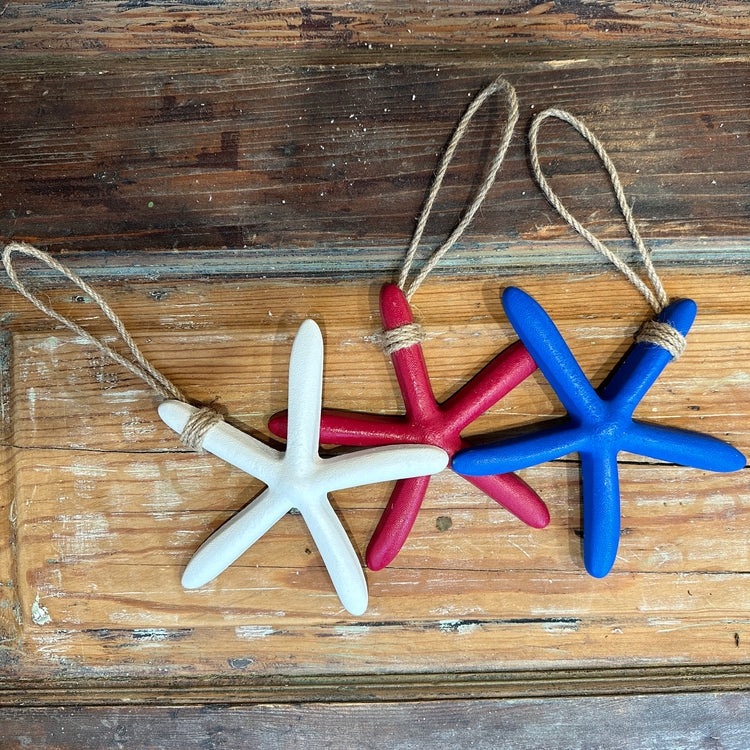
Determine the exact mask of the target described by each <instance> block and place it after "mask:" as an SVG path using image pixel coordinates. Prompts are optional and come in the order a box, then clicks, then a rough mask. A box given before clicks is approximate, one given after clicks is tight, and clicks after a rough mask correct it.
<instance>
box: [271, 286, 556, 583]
mask: <svg viewBox="0 0 750 750" xmlns="http://www.w3.org/2000/svg"><path fill="white" fill-rule="evenodd" d="M380 315H381V318H382V320H383V327H384V329H385V330H386V331H389V330H393V329H396V328H401V327H402V326H407V325H411V324H412V323H413V322H414V319H413V317H412V313H411V309H410V307H409V302H408V301H407V299H406V296H405V295H404V293H403V292H402V291H401V289H400V288H399V287H398V286H396V285H395V284H386V285H385V286H384V287H383V289H382V291H381V293H380ZM391 361H392V362H393V369H394V370H395V371H396V378H397V379H398V384H399V388H400V389H401V394H402V397H403V399H404V406H405V411H406V413H405V415H404V416H392V415H382V414H361V413H357V412H345V411H334V410H324V411H323V414H322V417H321V425H320V439H321V442H323V443H335V444H338V445H354V446H368V445H387V444H392V443H426V444H430V445H436V446H438V447H440V448H443V450H445V451H447V452H448V454H449V455H450V456H451V457H453V454H454V453H456V452H457V451H458V450H460V449H461V448H466V447H469V445H470V444H469V443H467V442H466V441H465V440H463V439H462V438H461V431H462V430H464V429H465V428H466V427H467V426H468V425H469V424H471V422H473V421H474V420H475V419H477V418H478V417H479V416H480V415H482V414H484V412H486V411H487V410H488V409H489V408H490V407H492V406H493V405H494V404H496V403H497V402H498V401H499V400H500V399H501V398H503V396H505V395H506V394H507V393H509V392H510V391H511V390H513V388H515V387H516V386H517V385H518V384H519V383H521V382H522V381H523V380H524V379H525V378H527V377H528V376H529V375H530V374H531V373H532V372H534V370H536V363H535V362H534V360H533V359H532V358H531V355H530V354H529V353H528V352H527V351H526V347H524V345H523V344H522V343H521V342H520V341H518V342H516V343H515V344H513V345H512V346H510V347H508V348H507V349H506V350H505V351H504V352H502V353H501V354H499V355H498V356H497V357H495V359H494V360H492V362H491V363H490V364H489V365H487V367H485V368H484V369H483V370H482V371H481V372H479V373H478V374H477V375H475V376H474V377H473V378H472V379H471V380H470V381H469V382H468V383H467V384H466V385H465V386H463V388H461V389H460V390H459V391H457V392H456V393H454V394H453V395H452V396H451V397H450V398H449V399H448V400H447V401H445V402H444V403H442V404H439V403H438V402H437V401H436V400H435V395H434V394H433V392H432V386H431V385H430V378H429V375H428V373H427V366H426V365H425V361H424V354H423V352H422V347H421V345H420V344H419V343H418V342H416V343H412V344H409V345H407V346H405V347H404V348H401V349H398V350H397V351H394V352H392V354H391ZM286 423H287V419H286V413H285V412H281V413H279V414H276V415H275V416H273V417H272V418H271V420H270V421H269V424H268V426H269V429H270V430H271V432H273V433H274V434H276V435H279V436H281V437H285V436H286V426H287V424H286ZM460 476H463V477H464V479H466V480H467V481H469V482H471V483H472V484H474V485H475V486H477V487H479V489H481V490H482V491H484V492H485V493H486V494H487V495H489V496H490V497H491V498H492V499H493V500H495V501H497V502H498V503H499V504H500V505H502V506H503V507H504V508H506V509H507V510H509V511H510V512H511V513H513V514H514V515H515V516H517V517H518V518H520V519H521V520H522V521H524V523H527V524H528V525H529V526H533V527H534V528H543V527H545V526H546V525H547V524H548V523H549V511H548V510H547V506H546V505H545V504H544V503H543V502H542V500H541V499H540V498H539V497H538V496H537V494H536V493H535V492H534V491H533V490H532V489H531V488H530V487H529V486H528V485H527V484H526V483H525V482H524V481H523V480H522V479H520V478H519V477H518V476H516V475H515V474H496V475H493V476H486V477H469V476H465V475H463V474H461V475H460ZM429 481H430V477H429V476H425V477H415V478H412V479H401V480H399V481H398V482H397V483H396V486H395V488H394V490H393V493H392V494H391V497H390V500H389V502H388V505H387V506H386V509H385V511H384V512H383V515H382V516H381V518H380V522H379V523H378V526H377V528H376V529H375V533H374V534H373V536H372V539H371V540H370V544H369V546H368V548H367V555H366V560H367V566H368V567H369V568H370V569H371V570H380V569H381V568H384V567H385V566H386V565H388V564H389V563H390V562H391V561H392V560H393V559H394V558H395V557H396V555H397V554H398V553H399V550H400V549H401V547H402V546H403V544H404V542H405V541H406V538H407V536H408V535H409V532H410V531H411V528H412V525H413V524H414V520H415V518H416V516H417V512H418V511H419V508H420V507H421V505H422V501H423V500H424V496H425V492H426V490H427V485H428V484H429Z"/></svg>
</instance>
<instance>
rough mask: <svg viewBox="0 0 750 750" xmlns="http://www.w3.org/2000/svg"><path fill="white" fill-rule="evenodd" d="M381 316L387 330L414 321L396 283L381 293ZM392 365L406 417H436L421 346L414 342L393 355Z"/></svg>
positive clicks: (387, 285) (386, 287)
mask: <svg viewBox="0 0 750 750" xmlns="http://www.w3.org/2000/svg"><path fill="white" fill-rule="evenodd" d="M380 317H381V318H382V320H383V328H384V329H385V330H387V331H390V330H393V329H394V328H400V327H401V326H404V325H409V324H410V323H413V322H414V318H413V316H412V313H411V308H410V307H409V302H408V300H407V299H406V296H405V295H404V293H403V292H402V291H401V289H399V288H398V287H397V286H396V285H395V284H386V285H385V286H384V287H383V288H382V289H381V291H380ZM391 363H392V364H393V369H394V371H395V373H396V379H397V380H398V385H399V388H400V389H401V395H402V397H403V399H404V408H405V409H406V416H407V418H408V419H409V420H413V419H419V418H421V417H429V416H431V415H433V414H434V413H435V412H436V411H437V408H438V407H437V403H436V401H435V396H434V394H433V392H432V385H431V384H430V376H429V375H428V373H427V365H426V364H425V361H424V354H423V353H422V346H421V345H420V344H419V343H415V344H411V345H410V346H406V347H404V348H403V349H399V350H398V351H395V352H393V353H392V354H391Z"/></svg>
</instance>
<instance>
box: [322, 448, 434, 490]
mask: <svg viewBox="0 0 750 750" xmlns="http://www.w3.org/2000/svg"><path fill="white" fill-rule="evenodd" d="M447 465H448V454H447V453H446V452H445V451H444V450H443V449H442V448H437V447H435V446H433V445H384V446H380V447H378V448H366V449H365V450H361V451H356V452H355V453H344V454H342V455H340V456H334V457H333V458H326V459H324V460H322V461H321V462H320V463H319V464H318V465H317V466H316V470H315V480H314V481H315V486H316V487H318V488H320V489H322V490H324V491H326V492H333V491H334V490H343V489H346V488H348V487H359V486H360V485H363V484H375V483H376V482H387V481H390V480H392V479H405V478H406V477H416V476H423V475H425V476H426V475H428V474H436V473H437V472H439V471H442V470H443V469H444V468H445V467H446V466H447Z"/></svg>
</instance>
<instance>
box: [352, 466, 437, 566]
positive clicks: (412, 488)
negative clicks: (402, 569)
mask: <svg viewBox="0 0 750 750" xmlns="http://www.w3.org/2000/svg"><path fill="white" fill-rule="evenodd" d="M429 483H430V478H429V477H414V478H413V479H400V480H399V481H398V482H396V486H395V487H394V488H393V492H392V493H391V498H390V500H389V501H388V505H387V506H386V508H385V510H384V511H383V515H382V516H381V517H380V521H379V522H378V526H377V528H376V529H375V533H374V534H373V535H372V539H370V544H369V546H368V547H367V554H366V555H365V559H366V561H367V567H368V568H370V570H381V569H382V568H384V567H385V566H386V565H388V564H390V563H391V561H392V560H393V558H394V557H396V555H397V554H398V553H399V551H400V550H401V547H403V546H404V542H405V541H406V537H408V536H409V532H410V531H411V527H412V526H413V525H414V519H415V518H416V517H417V513H418V512H419V509H420V507H421V506H422V500H424V494H425V492H426V491H427V485H428V484H429Z"/></svg>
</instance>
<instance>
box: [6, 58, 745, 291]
mask: <svg viewBox="0 0 750 750" xmlns="http://www.w3.org/2000/svg"><path fill="white" fill-rule="evenodd" d="M0 66H1V69H2V70H3V73H2V76H0V81H1V82H0V91H1V93H0V101H2V106H0V123H1V124H2V128H3V132H4V138H3V140H2V143H0V163H2V164H3V166H4V170H3V181H2V189H0V194H1V195H0V236H3V237H4V238H16V239H25V240H30V241H33V242H37V243H41V244H42V245H44V246H45V247H48V248H50V249H52V250H55V251H65V252H66V253H71V254H75V255H79V254H80V255H83V257H82V258H78V263H79V266H78V267H79V268H81V269H82V270H86V271H87V272H88V271H98V272H99V273H100V274H102V273H103V274H105V275H106V274H110V278H111V274H112V273H114V272H115V271H117V272H119V273H120V274H123V275H133V274H137V275H138V276H141V275H142V272H141V270H140V264H141V263H143V262H145V261H144V260H143V259H142V258H143V257H144V254H145V253H148V256H147V257H148V264H149V269H148V272H149V274H151V275H153V276H156V275H157V274H158V275H161V276H162V277H164V276H168V275H175V274H183V275H190V274H195V273H200V274H218V275H221V274H224V275H226V274H241V275H248V274H250V275H255V276H263V277H266V276H278V275H289V274H291V275H298V276H299V275H301V276H304V277H306V278H309V277H310V276H315V275H317V276H324V277H328V278H331V277H334V278H335V277H337V276H339V277H340V276H342V275H350V274H358V275H364V276H366V277H372V276H373V275H377V276H378V277H380V275H381V274H384V273H392V271H393V269H394V268H395V267H396V266H397V264H398V263H399V261H400V259H401V257H402V254H403V252H404V249H405V247H406V245H407V244H408V239H409V237H410V235H411V233H412V231H413V225H414V217H415V215H416V214H417V213H418V211H419V207H420V205H421V203H422V200H423V198H424V195H425V191H426V189H427V187H428V185H429V182H430V179H431V175H432V172H433V170H434V169H435V167H436V163H437V156H438V153H439V152H440V151H441V150H442V148H443V145H444V144H445V142H446V140H447V138H448V137H449V135H450V133H451V131H452V129H453V127H454V126H455V123H456V121H457V118H458V116H459V114H460V113H461V112H462V111H463V109H464V107H465V106H466V102H467V101H468V100H469V97H470V96H471V95H472V94H473V93H474V92H476V91H477V90H478V89H479V88H480V87H481V86H482V85H483V84H485V83H487V82H488V81H490V80H491V79H492V78H493V77H494V76H496V75H497V74H499V73H503V74H505V75H507V76H508V78H509V79H510V80H511V81H512V82H513V83H514V84H515V85H516V86H517V87H518V92H519V97H520V101H521V112H522V117H521V122H520V124H519V128H518V131H517V137H516V138H515V140H514V142H513V144H512V146H511V149H510V151H509V154H508V157H507V160H506V163H505V165H504V167H503V170H502V172H501V173H500V177H499V180H498V182H497V184H496V185H495V187H494V188H493V190H492V192H491V193H490V195H489V196H488V199H487V201H486V202H485V204H484V206H483V208H482V211H481V212H480V214H479V215H478V216H477V217H476V219H475V221H474V223H473V224H472V226H471V228H470V230H469V231H468V232H467V234H466V235H465V237H464V238H462V240H461V242H460V244H459V247H457V248H456V250H455V252H453V253H450V254H449V255H448V256H447V257H446V258H445V259H444V261H443V262H442V263H441V265H440V267H439V269H438V271H437V272H438V273H441V272H446V273H455V274H463V273H466V272H467V269H471V273H477V272H479V273H482V274H492V275H494V274H496V273H497V272H498V271H500V272H504V271H505V270H507V269H511V270H512V269H516V268H521V269H523V268H525V267H528V266H529V265H533V266H534V267H535V268H539V269H542V268H545V267H554V268H556V269H557V270H559V269H560V268H563V269H564V270H569V269H575V270H580V269H581V268H582V267H586V266H588V267H593V268H601V267H602V261H601V259H600V258H599V257H598V256H597V255H596V253H594V252H593V251H592V250H591V249H590V248H588V247H587V246H584V245H581V244H580V242H578V241H577V240H572V239H571V238H572V236H573V235H572V233H571V230H569V229H568V228H567V227H566V226H565V225H564V223H563V222H562V221H561V220H560V219H559V217H557V216H556V215H555V213H554V211H552V209H550V207H549V206H548V204H547V203H546V201H545V200H544V198H543V197H542V196H541V194H540V192H539V190H538V189H537V188H536V187H535V185H534V183H533V181H532V179H531V177H530V176H529V170H528V165H527V155H526V146H525V143H524V137H523V134H524V133H525V132H526V130H527V128H528V125H529V122H530V119H531V117H532V115H533V114H535V113H537V112H539V111H540V110H541V109H543V108H544V107H547V106H556V107H562V108H567V109H570V110H571V111H573V112H574V113H576V114H577V115H578V116H580V117H582V118H583V119H584V121H586V122H587V123H588V124H589V125H590V126H591V127H592V128H593V129H594V130H595V131H596V132H597V133H598V134H599V136H600V137H601V139H602V140H603V142H604V143H605V144H606V145H607V147H608V148H609V149H610V151H611V154H612V156H613V158H614V159H615V161H616V163H617V165H618V167H619V169H620V171H621V176H622V179H623V182H624V185H625V189H626V193H627V195H628V198H629V200H631V201H632V202H633V203H634V205H635V210H636V215H637V219H638V222H639V226H640V227H641V231H642V232H643V234H644V236H645V237H646V238H648V239H649V241H650V242H651V243H652V244H653V245H654V248H655V252H656V255H657V257H658V258H660V259H664V260H666V259H669V260H670V261H673V262H685V263H690V264H696V263H702V264H708V263H712V264H716V265H726V264H731V263H733V262H734V261H736V260H740V261H741V262H743V263H744V262H746V260H747V247H748V246H749V244H748V238H749V237H750V220H749V219H748V215H749V214H748V204H747V190H746V186H747V183H748V180H749V179H750V176H749V175H748V168H747V159H746V158H745V157H746V153H747V150H748V147H749V146H750V122H749V121H748V112H750V99H748V96H750V94H748V88H747V87H746V82H747V80H748V78H749V77H750V66H749V65H748V55H747V51H746V50H735V51H732V50H725V49H724V48H719V49H717V50H712V49H710V48H702V49H701V52H700V54H694V53H693V52H686V53H676V52H675V51H674V50H673V49H672V48H668V49H666V50H656V51H655V50H652V49H646V50H644V49H640V50H633V51H630V52H629V53H628V54H627V55H625V54H623V55H612V54H610V52H609V50H607V51H606V52H602V51H599V52H597V51H596V50H590V49H566V50H557V49H554V48H553V49H551V50H547V49H545V50H537V51H535V52H532V53H530V54H528V55H524V56H519V55H507V56H499V57H497V58H494V57H493V59H492V61H491V62H488V59H487V55H486V53H482V55H481V56H476V55H475V56H472V55H463V54H461V55H457V54H450V53H446V54H438V53H434V54H433V56H432V57H429V56H425V55H422V54H416V53H401V54H400V55H398V56H394V57H392V58H391V57H389V58H387V59H383V58H382V57H373V56H367V55H364V56H358V55H355V54H351V53H348V52H347V53H336V52H325V53H314V54H313V53H310V54H305V55H303V56H301V57H300V55H296V56H295V55H294V54H292V53H289V52H265V53H263V55H259V54H251V53H222V54H218V53H211V52H200V51H184V52H180V53H177V54H169V55H166V54H161V55H155V56H130V57H128V56H121V55H116V56H114V55H100V56H96V57H95V58H89V57H83V58H77V57H70V56H67V57H65V56H49V55H48V56H45V57H43V58H38V57H31V58H27V57H23V56H21V57H17V56H13V55H10V56H6V57H4V58H3V59H2V61H0ZM498 118H499V120H498ZM503 118H504V113H503V112H502V111H501V110H500V109H499V107H498V105H491V106H489V107H488V108H487V109H486V111H483V112H482V113H481V114H480V115H478V118H477V122H476V126H475V127H473V128H472V129H471V130H470V131H469V133H468V134H467V136H466V138H465V140H464V143H463V144H462V146H461V148H460V149H459V152H458V154H457V156H456V159H455V162H454V165H453V167H452V168H451V170H450V172H449V175H448V179H447V181H446V184H445V186H444V188H443V191H442V193H441V196H440V199H439V200H438V204H437V205H436V207H435V211H434V212H433V218H432V220H431V221H430V223H429V225H428V231H427V236H426V237H425V241H424V246H425V248H427V247H429V246H435V245H436V244H437V243H438V242H439V241H440V240H441V239H442V238H443V237H444V236H445V235H446V234H447V232H448V231H449V230H450V228H451V227H452V226H453V224H454V223H455V221H456V220H457V217H458V212H459V210H460V207H461V206H464V205H465V204H466V201H467V200H468V198H469V196H470V195H471V190H472V187H471V186H472V185H476V184H477V182H478V180H479V179H480V175H481V174H482V171H483V168H484V166H485V165H486V164H487V161H488V159H489V157H490V148H491V143H492V142H493V139H494V140H496V139H497V138H498V137H499V128H500V127H501V122H502V119H503ZM541 150H542V157H543V160H544V165H545V168H546V169H547V171H548V172H549V173H550V174H551V175H553V176H554V177H553V182H554V185H555V187H556V189H557V190H559V191H560V194H561V197H562V198H563V200H565V201H566V203H568V204H569V205H570V207H571V209H572V210H573V211H574V212H575V213H576V215H577V216H579V217H580V218H581V219H582V220H583V221H584V222H585V223H587V225H589V226H590V227H591V228H592V229H593V230H594V231H595V232H596V233H597V234H599V235H600V236H602V237H603V238H604V239H606V240H610V241H613V240H614V241H616V240H622V238H623V237H624V236H625V233H624V229H623V227H622V220H621V217H620V215H619V213H618V211H617V209H616V207H615V206H614V202H613V200H612V197H611V194H610V189H609V186H608V184H607V182H606V180H605V178H604V176H603V175H602V173H601V170H600V168H599V165H598V163H597V162H596V159H595V157H594V156H593V155H592V154H591V153H590V151H589V150H588V148H587V146H586V145H585V144H584V143H583V142H582V141H581V139H580V138H579V137H578V136H577V135H576V134H574V133H573V131H572V130H571V129H570V128H568V127H567V126H563V125H561V124H554V123H552V124H549V125H545V128H544V131H543V133H542V149H541ZM541 242H543V243H545V247H546V248H548V249H547V250H546V251H545V253H544V254H543V255H542V256H540V253H539V247H540V243H541ZM102 267H105V269H106V270H103V269H102Z"/></svg>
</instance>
